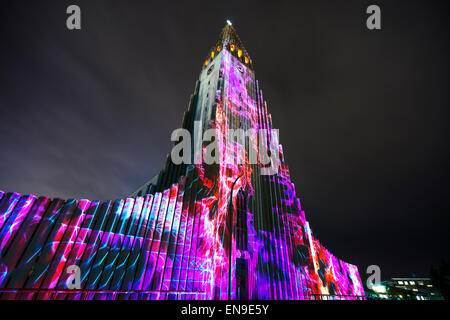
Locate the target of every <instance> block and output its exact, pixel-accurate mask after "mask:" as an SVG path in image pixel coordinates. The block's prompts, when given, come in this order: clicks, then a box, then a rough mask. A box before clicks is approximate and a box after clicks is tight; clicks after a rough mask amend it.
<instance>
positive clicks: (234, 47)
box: [205, 20, 253, 69]
mask: <svg viewBox="0 0 450 320" xmlns="http://www.w3.org/2000/svg"><path fill="white" fill-rule="evenodd" d="M222 49H226V50H228V51H229V52H231V53H232V54H233V55H234V56H235V57H237V58H238V59H239V60H241V61H242V62H243V63H245V64H246V65H247V66H248V67H249V68H250V69H253V66H252V60H251V58H250V56H249V54H248V52H247V50H246V49H245V47H244V44H243V42H242V41H241V38H239V35H238V34H237V32H236V29H235V28H234V27H233V24H232V23H231V21H230V20H227V21H226V24H225V27H223V29H222V31H221V32H220V34H219V38H218V39H217V41H216V44H215V45H214V47H212V48H211V53H210V54H209V55H208V59H207V60H206V61H205V66H207V65H208V63H209V62H210V60H212V59H214V56H215V54H216V53H218V52H220V51H221V50H222Z"/></svg>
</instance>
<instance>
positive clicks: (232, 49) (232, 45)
mask: <svg viewBox="0 0 450 320" xmlns="http://www.w3.org/2000/svg"><path fill="white" fill-rule="evenodd" d="M235 49H236V47H235V46H234V44H230V50H231V52H234V50H235Z"/></svg>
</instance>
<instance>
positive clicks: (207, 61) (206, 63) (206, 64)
mask: <svg viewBox="0 0 450 320" xmlns="http://www.w3.org/2000/svg"><path fill="white" fill-rule="evenodd" d="M208 63H209V60H208V59H206V61H205V67H206V66H208Z"/></svg>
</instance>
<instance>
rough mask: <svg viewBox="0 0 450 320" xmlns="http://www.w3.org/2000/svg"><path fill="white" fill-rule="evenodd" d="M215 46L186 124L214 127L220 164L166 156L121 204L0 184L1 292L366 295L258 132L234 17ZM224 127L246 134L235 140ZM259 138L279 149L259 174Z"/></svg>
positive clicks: (261, 107)
mask: <svg viewBox="0 0 450 320" xmlns="http://www.w3.org/2000/svg"><path fill="white" fill-rule="evenodd" d="M218 45H219V46H220V48H222V49H221V50H220V49H218V50H217V52H218V53H217V54H216V55H214V54H213V53H214V51H212V52H211V59H210V60H207V61H206V62H205V67H204V69H203V71H202V73H201V75H200V81H199V83H198V84H197V87H196V91H195V94H194V96H193V98H192V99H191V104H190V108H189V110H188V112H187V113H186V115H185V119H184V121H183V126H184V127H185V128H187V129H189V130H192V127H193V122H194V121H201V123H202V129H208V128H214V129H215V132H216V138H217V143H218V144H217V145H218V150H219V158H220V163H219V164H212V165H207V164H205V163H201V164H195V165H181V166H174V165H172V164H171V163H170V162H168V164H167V165H166V169H165V170H163V171H162V172H161V173H160V175H159V176H158V179H157V180H158V182H157V183H153V182H152V183H151V184H149V185H146V186H145V188H143V189H141V190H139V192H137V193H136V194H135V195H134V196H133V197H129V198H126V199H123V200H116V201H92V202H91V201H88V200H73V199H71V200H66V201H63V200H61V199H54V200H51V199H49V198H47V197H35V196H33V195H20V194H17V193H4V192H2V191H0V299H83V300H84V299H88V300H90V299H102V300H110V299H144V300H150V299H151V300H153V299H181V300H184V299H186V300H191V299H195V300H200V299H315V298H316V297H317V295H329V296H330V297H340V298H344V299H356V298H360V297H363V296H364V291H363V288H362V285H361V280H360V278H359V274H358V269H357V267H356V266H354V265H351V264H348V263H345V262H343V261H341V260H338V259H337V258H336V257H334V256H333V255H332V254H331V253H330V252H328V251H327V250H326V249H325V248H324V247H323V246H322V245H321V244H320V243H319V241H318V240H317V239H315V238H314V237H313V235H312V232H311V229H310V227H309V224H308V222H307V221H306V220H305V214H304V211H303V210H302V208H301V206H300V200H299V199H298V198H297V197H296V193H295V187H294V184H293V183H292V182H291V180H290V173H289V169H288V167H287V165H286V163H285V160H284V154H283V149H282V146H281V145H280V144H279V141H278V140H279V138H278V136H277V135H274V134H272V133H270V134H269V135H268V136H267V137H266V138H264V139H263V140H265V141H262V139H261V137H260V136H259V135H258V132H259V131H260V130H269V131H268V132H272V131H270V130H271V129H272V119H271V115H270V114H269V113H268V111H267V105H266V102H265V101H264V99H263V96H262V91H261V90H260V89H259V84H258V82H257V81H256V80H255V76H254V72H253V70H252V69H251V64H250V65H249V60H248V58H247V53H246V51H245V49H244V48H243V46H242V44H241V43H240V40H239V39H238V37H237V35H235V31H234V29H233V27H232V26H231V25H229V24H228V25H227V26H226V27H225V29H224V31H223V32H222V35H221V38H220V39H219V43H218ZM217 47H218V46H216V47H215V48H217ZM235 48H237V52H238V54H236V51H235V50H234V49H235ZM243 52H244V53H245V55H244V57H245V60H244V61H242V59H241V58H242V53H243ZM230 129H244V130H246V131H245V132H250V133H249V135H248V136H247V138H244V139H241V140H239V139H235V138H233V137H230V136H229V135H228V131H229V130H230ZM249 129H253V131H249ZM261 144H265V145H268V146H270V150H271V151H272V152H277V153H279V161H280V163H279V168H278V172H277V174H274V175H265V174H263V173H264V171H265V170H266V168H265V167H267V166H270V165H263V164H262V163H263V161H262V160H261V159H262V158H261V157H262V156H263V155H262V154H261V153H260V152H259V150H260V149H259V146H260V145H261ZM206 147H207V144H205V143H204V144H203V150H205V148H206ZM253 151H254V152H256V154H257V155H258V160H259V161H258V163H256V164H252V162H251V161H249V154H250V152H253ZM70 265H77V266H79V267H80V269H81V289H80V290H68V289H67V285H66V280H67V278H68V276H69V275H68V274H67V273H66V270H67V268H68V266H70Z"/></svg>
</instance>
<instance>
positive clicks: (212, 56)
mask: <svg viewBox="0 0 450 320" xmlns="http://www.w3.org/2000/svg"><path fill="white" fill-rule="evenodd" d="M211 59H214V51H211Z"/></svg>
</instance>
